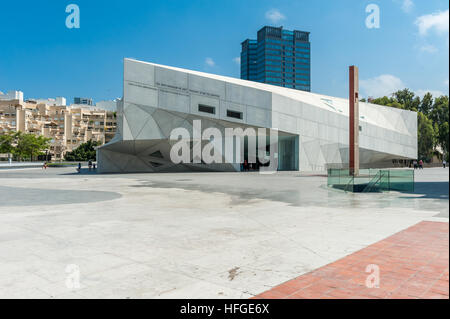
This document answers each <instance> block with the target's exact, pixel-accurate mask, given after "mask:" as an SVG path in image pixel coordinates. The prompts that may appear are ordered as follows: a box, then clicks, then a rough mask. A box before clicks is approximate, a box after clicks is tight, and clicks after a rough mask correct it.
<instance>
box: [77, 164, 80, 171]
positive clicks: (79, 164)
mask: <svg viewBox="0 0 450 319" xmlns="http://www.w3.org/2000/svg"><path fill="white" fill-rule="evenodd" d="M77 171H78V173H81V163H78V169H77Z"/></svg>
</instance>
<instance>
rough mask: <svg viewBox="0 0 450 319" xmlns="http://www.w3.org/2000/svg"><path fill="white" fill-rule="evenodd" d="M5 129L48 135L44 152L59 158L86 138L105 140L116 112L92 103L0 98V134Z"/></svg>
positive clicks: (111, 134)
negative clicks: (49, 102)
mask: <svg viewBox="0 0 450 319" xmlns="http://www.w3.org/2000/svg"><path fill="white" fill-rule="evenodd" d="M9 131H21V132H26V133H33V134H36V135H42V136H44V137H48V138H51V141H50V149H48V150H47V151H48V154H49V155H51V157H52V160H62V159H64V154H65V153H66V152H70V151H72V150H74V149H76V148H77V147H78V146H80V144H82V143H85V142H87V141H89V140H92V141H97V142H100V143H102V144H104V143H107V142H109V141H110V140H111V139H112V138H113V137H114V134H115V131H116V115H115V112H113V111H105V110H101V109H95V108H94V107H92V106H83V105H72V106H65V105H56V104H54V105H49V104H48V103H42V102H40V101H23V100H21V99H14V100H0V134H3V133H5V132H9Z"/></svg>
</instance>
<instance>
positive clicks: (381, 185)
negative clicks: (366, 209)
mask: <svg viewBox="0 0 450 319" xmlns="http://www.w3.org/2000/svg"><path fill="white" fill-rule="evenodd" d="M327 185H328V186H329V187H334V188H337V189H341V190H344V191H349V192H383V191H386V192H388V191H399V192H413V191H414V170H409V169H407V170H406V169H405V170H400V169H390V170H388V169H361V170H360V172H359V175H358V176H353V175H351V174H350V171H349V170H348V169H335V168H330V169H328V179H327Z"/></svg>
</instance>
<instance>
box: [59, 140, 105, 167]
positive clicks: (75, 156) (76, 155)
mask: <svg viewBox="0 0 450 319" xmlns="http://www.w3.org/2000/svg"><path fill="white" fill-rule="evenodd" d="M100 144H101V143H100V142H93V141H91V140H89V141H87V142H86V143H83V144H81V145H80V146H78V147H77V148H76V149H74V150H73V151H72V152H68V153H66V155H64V159H65V160H66V161H70V162H85V161H89V160H95V157H96V155H97V154H96V150H95V147H97V146H100Z"/></svg>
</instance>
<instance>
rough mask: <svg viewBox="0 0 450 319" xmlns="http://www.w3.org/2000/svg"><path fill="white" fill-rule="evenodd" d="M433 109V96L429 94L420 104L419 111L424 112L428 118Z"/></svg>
mask: <svg viewBox="0 0 450 319" xmlns="http://www.w3.org/2000/svg"><path fill="white" fill-rule="evenodd" d="M432 107H433V96H432V95H431V93H430V92H428V93H427V94H425V96H424V97H423V99H422V102H421V103H420V106H419V109H418V111H419V112H422V113H423V114H424V115H426V116H429V115H430V112H431V108H432Z"/></svg>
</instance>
